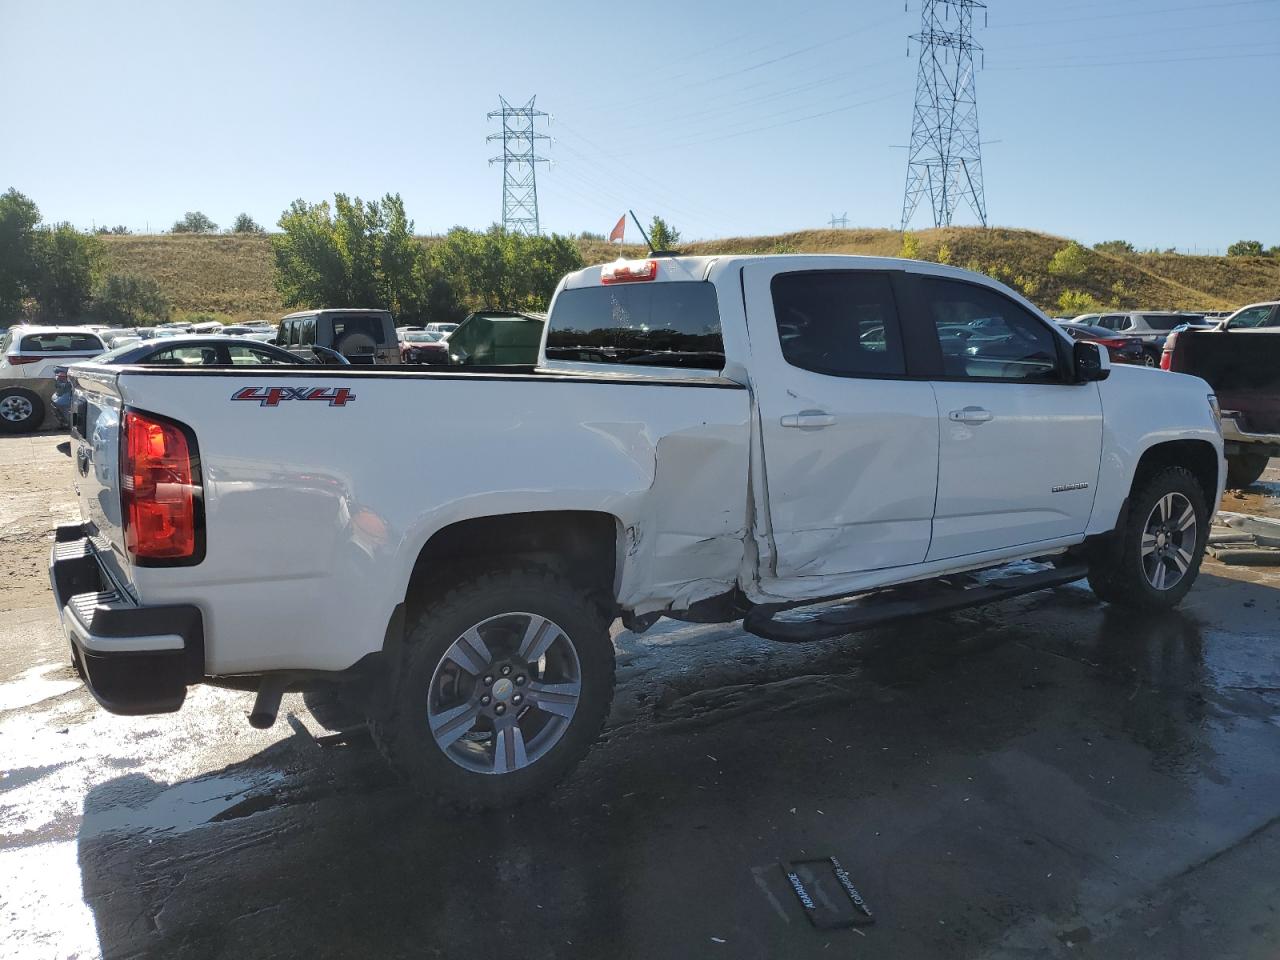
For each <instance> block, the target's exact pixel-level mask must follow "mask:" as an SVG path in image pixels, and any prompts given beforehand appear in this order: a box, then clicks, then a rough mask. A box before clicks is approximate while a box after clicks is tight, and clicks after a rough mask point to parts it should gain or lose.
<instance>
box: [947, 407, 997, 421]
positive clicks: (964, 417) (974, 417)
mask: <svg viewBox="0 0 1280 960" xmlns="http://www.w3.org/2000/svg"><path fill="white" fill-rule="evenodd" d="M947 419H948V420H954V421H955V422H956V423H986V422H987V421H988V420H990V419H992V413H991V411H990V410H984V409H983V408H982V407H965V408H964V409H963V410H952V411H951V412H950V413H949V414H947Z"/></svg>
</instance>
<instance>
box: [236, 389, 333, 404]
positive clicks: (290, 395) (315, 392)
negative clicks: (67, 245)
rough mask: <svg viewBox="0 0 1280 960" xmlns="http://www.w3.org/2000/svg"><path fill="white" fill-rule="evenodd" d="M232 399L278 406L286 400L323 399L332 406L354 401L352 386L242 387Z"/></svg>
mask: <svg viewBox="0 0 1280 960" xmlns="http://www.w3.org/2000/svg"><path fill="white" fill-rule="evenodd" d="M231 399H232V400H254V401H257V403H258V406H260V407H278V406H280V404H281V402H282V401H285V400H321V401H324V402H325V403H327V404H329V406H331V407H345V406H346V405H347V404H348V403H354V402H355V399H356V395H355V394H354V393H352V392H351V388H350V387H241V388H240V389H239V390H237V391H236V392H235V393H233V394H232V395H231Z"/></svg>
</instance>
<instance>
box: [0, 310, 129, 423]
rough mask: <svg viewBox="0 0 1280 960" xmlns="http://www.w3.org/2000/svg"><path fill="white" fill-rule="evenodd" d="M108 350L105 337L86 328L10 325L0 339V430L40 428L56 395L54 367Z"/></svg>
mask: <svg viewBox="0 0 1280 960" xmlns="http://www.w3.org/2000/svg"><path fill="white" fill-rule="evenodd" d="M105 349H106V347H105V346H104V345H103V343H102V337H101V336H100V335H99V334H97V333H94V332H93V331H92V330H86V329H84V328H83V327H35V326H25V325H23V326H14V327H10V328H9V329H8V331H6V332H5V334H4V337H3V338H2V339H0V432H4V433H29V432H31V431H32V430H39V429H40V426H41V424H43V423H44V419H45V413H46V409H47V406H48V404H49V401H50V400H51V399H52V397H53V389H54V379H53V371H54V367H56V366H58V365H59V364H63V365H65V364H66V363H67V362H69V361H75V360H81V359H87V358H89V357H93V356H97V355H98V354H100V353H102V351H103V350H105Z"/></svg>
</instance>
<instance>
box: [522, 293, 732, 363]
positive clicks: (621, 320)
mask: <svg viewBox="0 0 1280 960" xmlns="http://www.w3.org/2000/svg"><path fill="white" fill-rule="evenodd" d="M548 324H549V332H548V334H547V359H549V360H578V361H582V362H587V363H627V364H644V365H648V366H663V367H697V368H701V369H706V370H719V369H720V368H721V367H723V366H724V340H723V339H722V338H721V335H720V308H719V304H718V302H717V300H716V289H715V287H714V286H713V285H712V284H710V283H707V282H702V281H700V282H696V283H688V282H674V283H633V284H615V285H611V286H599V287H580V288H577V289H572V290H561V291H560V295H559V296H557V297H556V301H555V306H554V308H553V309H552V313H551V318H550V320H549V321H548Z"/></svg>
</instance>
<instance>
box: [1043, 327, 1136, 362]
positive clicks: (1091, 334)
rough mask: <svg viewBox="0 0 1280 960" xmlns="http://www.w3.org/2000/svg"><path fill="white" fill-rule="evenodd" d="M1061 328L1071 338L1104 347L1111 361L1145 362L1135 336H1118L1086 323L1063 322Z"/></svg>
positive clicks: (1103, 328) (1112, 331) (1110, 331)
mask: <svg viewBox="0 0 1280 960" xmlns="http://www.w3.org/2000/svg"><path fill="white" fill-rule="evenodd" d="M1062 329H1063V330H1064V331H1066V333H1067V335H1068V336H1070V337H1071V339H1072V340H1089V341H1091V342H1093V343H1096V344H1098V345H1099V346H1103V347H1106V348H1107V353H1108V355H1110V357H1111V362H1112V363H1136V364H1138V365H1140V366H1141V365H1143V364H1144V363H1145V356H1146V351H1145V350H1143V347H1142V341H1141V340H1139V339H1138V338H1137V337H1118V336H1116V334H1115V331H1114V330H1108V329H1107V328H1106V327H1094V326H1091V325H1089V324H1087V323H1064V324H1062Z"/></svg>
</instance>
